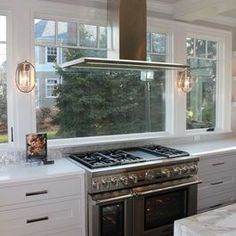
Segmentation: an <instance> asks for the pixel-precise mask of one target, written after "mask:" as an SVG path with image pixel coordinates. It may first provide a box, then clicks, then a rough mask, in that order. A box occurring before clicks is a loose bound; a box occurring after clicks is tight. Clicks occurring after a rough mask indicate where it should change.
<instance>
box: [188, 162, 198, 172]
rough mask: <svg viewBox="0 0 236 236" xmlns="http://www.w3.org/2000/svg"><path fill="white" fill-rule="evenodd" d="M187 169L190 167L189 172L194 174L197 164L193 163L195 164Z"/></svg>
mask: <svg viewBox="0 0 236 236" xmlns="http://www.w3.org/2000/svg"><path fill="white" fill-rule="evenodd" d="M189 169H190V173H191V174H195V173H197V171H198V166H197V165H195V164H193V165H191V166H190V168H189Z"/></svg>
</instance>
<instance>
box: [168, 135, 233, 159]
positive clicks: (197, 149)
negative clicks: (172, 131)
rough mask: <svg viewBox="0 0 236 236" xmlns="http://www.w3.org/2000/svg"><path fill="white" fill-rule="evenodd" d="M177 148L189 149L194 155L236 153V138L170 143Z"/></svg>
mask: <svg viewBox="0 0 236 236" xmlns="http://www.w3.org/2000/svg"><path fill="white" fill-rule="evenodd" d="M170 146H172V147H175V148H179V149H181V150H184V151H187V152H189V153H190V154H193V155H199V156H201V155H211V154H220V153H225V152H235V153H236V138H227V139H220V140H214V141H202V142H195V143H191V144H178V145H170Z"/></svg>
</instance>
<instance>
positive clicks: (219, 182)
mask: <svg viewBox="0 0 236 236" xmlns="http://www.w3.org/2000/svg"><path fill="white" fill-rule="evenodd" d="M223 183H224V181H222V180H221V181H218V182H213V183H211V185H218V184H223Z"/></svg>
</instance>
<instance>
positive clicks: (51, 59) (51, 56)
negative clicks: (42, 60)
mask: <svg viewBox="0 0 236 236" xmlns="http://www.w3.org/2000/svg"><path fill="white" fill-rule="evenodd" d="M47 62H48V63H56V62H57V48H56V47H47Z"/></svg>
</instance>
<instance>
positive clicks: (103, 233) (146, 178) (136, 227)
mask: <svg viewBox="0 0 236 236" xmlns="http://www.w3.org/2000/svg"><path fill="white" fill-rule="evenodd" d="M69 157H70V158H71V159H73V161H75V162H76V163H78V164H79V165H80V166H81V167H83V168H84V169H85V170H86V172H87V174H86V177H87V190H88V226H89V229H88V231H89V236H111V235H112V236H144V235H146V236H154V235H158V236H159V235H160V236H167V235H173V222H174V220H177V219H179V218H183V217H186V216H189V215H192V214H195V213H196V210H197V184H198V183H199V180H198V178H197V171H198V158H197V157H193V156H190V155H189V154H188V153H187V152H184V151H180V150H176V149H173V148H167V147H164V146H160V145H155V146H149V147H143V148H132V149H123V150H110V151H100V152H91V153H89V152H88V153H73V154H70V155H69Z"/></svg>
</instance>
